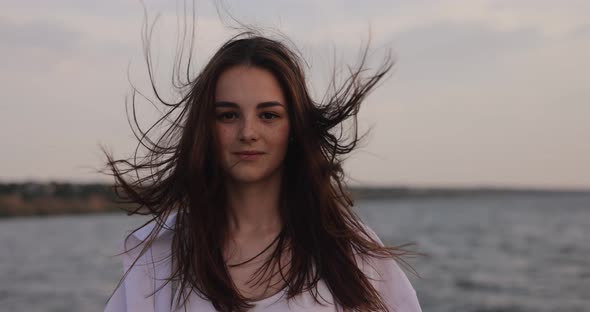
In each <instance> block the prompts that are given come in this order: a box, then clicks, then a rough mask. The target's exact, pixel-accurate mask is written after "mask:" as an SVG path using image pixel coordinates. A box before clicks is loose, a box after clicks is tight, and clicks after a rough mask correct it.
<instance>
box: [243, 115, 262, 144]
mask: <svg viewBox="0 0 590 312" xmlns="http://www.w3.org/2000/svg"><path fill="white" fill-rule="evenodd" d="M258 137H259V133H258V126H257V123H256V118H255V117H245V118H243V119H242V127H241V129H240V141H243V142H250V141H256V140H258Z"/></svg>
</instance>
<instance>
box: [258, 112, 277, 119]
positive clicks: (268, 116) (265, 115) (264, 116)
mask: <svg viewBox="0 0 590 312" xmlns="http://www.w3.org/2000/svg"><path fill="white" fill-rule="evenodd" d="M261 117H262V119H275V118H277V117H279V115H277V114H275V113H269V112H266V113H262V115H261Z"/></svg>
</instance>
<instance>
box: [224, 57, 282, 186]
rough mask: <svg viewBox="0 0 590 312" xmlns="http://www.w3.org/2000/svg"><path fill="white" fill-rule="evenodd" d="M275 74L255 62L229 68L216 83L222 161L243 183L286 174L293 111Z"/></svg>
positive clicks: (232, 176) (229, 173)
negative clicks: (257, 65)
mask: <svg viewBox="0 0 590 312" xmlns="http://www.w3.org/2000/svg"><path fill="white" fill-rule="evenodd" d="M286 105H287V103H286V101H285V96H284V94H283V90H282V89H281V86H280V85H279V82H278V81H277V79H276V78H275V77H274V75H273V74H272V73H271V72H269V71H267V70H265V69H261V68H258V67H254V66H246V65H239V66H234V67H231V68H229V69H227V70H225V71H224V72H223V73H222V74H221V76H220V77H219V80H218V81H217V85H216V89H215V131H216V135H217V139H218V142H217V144H218V146H219V147H220V154H221V158H222V159H221V163H222V166H223V168H224V170H226V172H227V173H228V176H229V177H230V178H231V179H232V180H233V181H234V182H239V183H253V182H259V181H264V180H267V179H270V178H273V177H275V178H276V177H280V175H281V174H282V164H283V160H284V159H285V155H286V153H287V146H288V144H289V116H288V114H287V106H286Z"/></svg>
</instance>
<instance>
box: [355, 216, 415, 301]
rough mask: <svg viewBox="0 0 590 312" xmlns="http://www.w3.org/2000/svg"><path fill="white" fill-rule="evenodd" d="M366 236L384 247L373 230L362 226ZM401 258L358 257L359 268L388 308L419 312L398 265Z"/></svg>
mask: <svg viewBox="0 0 590 312" xmlns="http://www.w3.org/2000/svg"><path fill="white" fill-rule="evenodd" d="M363 226H364V228H365V231H366V232H367V234H368V235H369V236H370V237H371V238H372V239H373V240H375V241H376V242H377V243H379V244H380V245H382V246H383V245H384V244H383V242H382V241H381V239H380V238H379V236H378V235H377V233H376V232H375V231H373V229H371V228H370V227H369V226H367V225H366V224H363ZM400 261H403V259H401V258H390V257H378V256H368V257H359V259H358V260H357V262H358V263H359V267H360V268H361V270H362V271H363V272H364V273H365V275H366V276H367V277H368V278H369V281H370V282H371V283H372V284H373V286H374V287H375V289H376V290H377V291H378V292H379V293H380V294H381V296H382V297H383V300H384V301H385V303H386V305H387V306H388V307H393V308H394V309H396V311H411V312H414V311H421V310H420V305H419V303H418V298H417V295H416V290H415V289H414V287H413V286H412V283H411V282H410V280H409V279H408V277H407V275H406V274H405V272H404V270H403V269H402V268H401V266H400V265H399V262H400Z"/></svg>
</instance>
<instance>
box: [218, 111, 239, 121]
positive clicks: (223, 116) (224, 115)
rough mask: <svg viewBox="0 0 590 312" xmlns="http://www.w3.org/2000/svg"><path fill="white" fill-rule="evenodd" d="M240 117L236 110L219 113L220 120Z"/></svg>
mask: <svg viewBox="0 0 590 312" xmlns="http://www.w3.org/2000/svg"><path fill="white" fill-rule="evenodd" d="M237 117H238V114H236V113H234V112H225V113H221V114H219V115H217V118H219V119H220V120H232V119H235V118H237Z"/></svg>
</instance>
